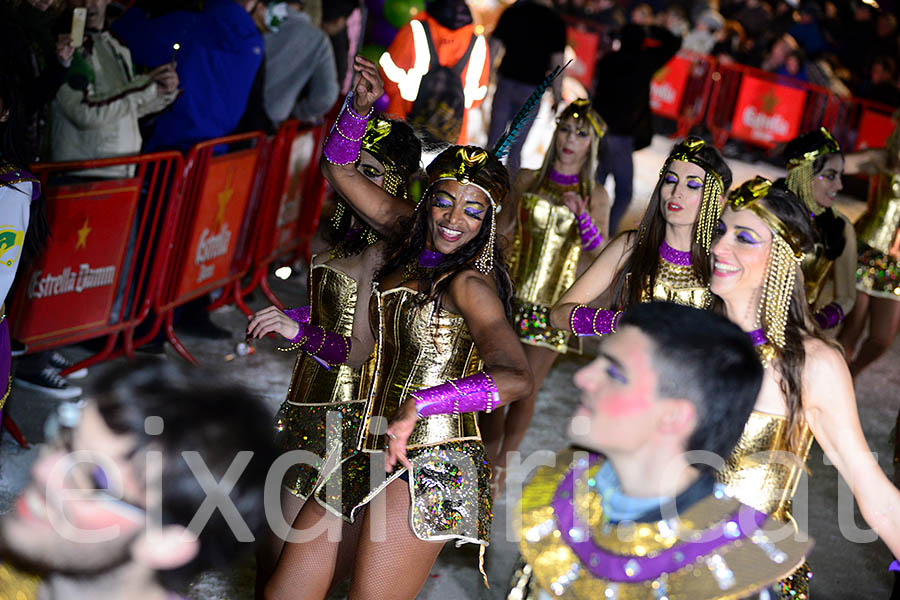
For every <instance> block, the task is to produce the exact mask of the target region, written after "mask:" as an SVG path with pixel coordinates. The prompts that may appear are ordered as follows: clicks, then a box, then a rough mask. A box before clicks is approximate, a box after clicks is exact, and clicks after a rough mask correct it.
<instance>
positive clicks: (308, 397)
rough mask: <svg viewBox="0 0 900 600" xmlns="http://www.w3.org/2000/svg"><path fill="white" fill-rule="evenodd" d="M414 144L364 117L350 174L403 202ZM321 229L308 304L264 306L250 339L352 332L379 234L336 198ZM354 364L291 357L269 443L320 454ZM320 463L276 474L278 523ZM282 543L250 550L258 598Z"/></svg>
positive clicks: (290, 514)
mask: <svg viewBox="0 0 900 600" xmlns="http://www.w3.org/2000/svg"><path fill="white" fill-rule="evenodd" d="M421 150H422V148H421V144H420V142H419V140H418V138H417V137H416V136H415V134H414V133H413V130H412V128H411V127H410V126H409V125H407V124H406V123H404V122H402V121H393V120H389V119H385V118H383V117H380V116H374V117H372V119H370V120H369V122H368V124H367V126H366V130H365V136H364V137H363V139H362V148H361V150H360V153H359V158H358V160H357V161H356V164H355V166H356V169H357V171H359V173H361V174H362V175H363V176H364V177H365V178H366V179H368V180H369V181H371V182H372V183H373V184H375V185H377V186H378V187H380V188H382V189H383V190H384V191H385V192H386V193H388V194H390V195H391V196H394V197H396V198H399V199H403V200H407V201H408V189H409V182H410V177H411V176H412V174H413V173H414V172H416V170H417V169H418V168H419V160H420V157H421ZM326 227H327V231H328V233H327V235H326V236H325V238H326V239H328V240H331V241H333V247H332V248H331V251H330V252H324V253H322V254H318V255H315V256H313V258H312V261H311V268H310V275H309V286H308V289H309V291H310V300H311V302H310V305H308V306H304V307H299V308H293V309H288V310H285V311H281V310H279V309H278V308H277V307H274V306H270V307H268V308H266V309H263V310H261V311H259V312H258V313H256V314H255V315H254V316H253V318H252V320H251V322H250V324H249V326H248V332H249V333H251V335H253V336H254V337H261V336H263V335H267V334H268V333H272V332H274V333H278V334H280V335H282V336H283V337H285V338H287V339H292V338H294V337H296V335H297V333H298V332H299V328H300V326H301V323H312V324H313V325H318V326H319V327H322V328H324V329H326V330H329V331H333V332H336V333H339V334H341V335H347V336H349V335H352V327H353V317H354V315H355V313H356V299H357V291H358V290H357V278H358V277H359V271H360V261H358V260H354V259H353V257H355V256H356V255H357V254H359V253H361V252H362V251H363V250H365V249H366V248H367V247H368V246H369V245H370V244H372V243H374V242H375V241H377V240H378V239H379V236H378V235H377V234H376V233H375V232H374V231H373V230H372V229H371V228H370V227H368V226H367V225H365V222H364V221H362V220H361V219H360V218H359V217H358V216H356V214H355V213H354V212H353V210H352V209H351V208H350V207H348V206H346V204H345V203H344V202H343V201H341V200H338V201H337V204H336V210H335V213H334V215H333V216H332V218H331V220H330V222H329V223H328V225H327V226H326ZM355 367H358V365H356V364H354V366H351V365H349V364H343V365H337V366H334V367H331V368H328V367H327V366H324V365H322V364H320V362H319V361H317V360H316V359H315V358H314V357H313V356H311V355H310V354H307V353H305V352H303V351H299V352H297V358H296V363H295V365H294V371H293V375H292V377H291V384H290V387H289V388H288V395H287V399H286V400H285V402H284V403H283V404H282V406H281V409H280V410H279V412H278V414H277V416H276V420H275V421H276V431H277V442H278V446H279V448H280V450H281V451H282V452H288V451H291V450H307V451H310V452H312V453H314V454H315V455H317V456H324V455H325V454H326V451H325V450H326V449H325V442H326V440H325V436H324V429H323V427H324V424H325V421H326V418H327V413H328V412H329V411H337V412H338V413H347V411H351V410H353V409H358V408H359V405H358V404H355V403H356V401H357V400H358V398H359V396H360V390H359V381H360V372H359V368H355ZM321 466H322V463H317V464H316V465H296V466H294V467H292V468H291V469H290V470H289V471H288V472H287V473H286V474H285V477H284V487H283V494H282V500H281V504H282V511H283V514H284V518H285V522H287V523H293V521H294V519H295V518H296V516H297V513H299V512H300V508H301V507H302V506H303V502H305V501H306V499H307V498H308V497H309V494H310V493H311V491H312V488H313V485H314V484H315V482H316V478H317V477H318V473H319V469H320V468H321ZM283 546H284V539H283V538H282V537H280V536H278V535H272V536H269V538H268V539H267V540H266V541H265V542H264V543H263V544H261V545H260V547H259V552H258V553H257V561H256V563H257V584H258V589H257V592H258V594H260V595H261V593H262V585H263V584H265V582H266V581H267V580H268V578H269V576H270V575H271V573H272V571H273V570H274V568H275V565H276V564H277V562H278V557H279V555H280V554H281V550H282V548H283Z"/></svg>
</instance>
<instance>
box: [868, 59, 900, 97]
mask: <svg viewBox="0 0 900 600" xmlns="http://www.w3.org/2000/svg"><path fill="white" fill-rule="evenodd" d="M859 95H860V96H862V97H863V98H867V99H869V100H874V101H875V102H881V103H882V104H887V105H888V106H891V107H893V108H897V107H900V89H897V61H896V60H894V59H893V58H892V57H890V56H879V57H878V58H876V59H875V60H874V61H873V62H872V68H871V69H870V70H869V79H868V80H867V81H865V82H864V83H863V85H862V86H860V90H859Z"/></svg>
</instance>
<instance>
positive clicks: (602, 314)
mask: <svg viewBox="0 0 900 600" xmlns="http://www.w3.org/2000/svg"><path fill="white" fill-rule="evenodd" d="M621 316H622V311H621V310H606V309H605V308H590V307H589V306H585V305H584V304H579V305H578V306H576V307H575V308H573V309H572V312H571V313H570V314H569V329H571V330H572V333H574V334H575V335H579V336H585V335H608V334H610V333H615V332H616V326H617V325H618V324H619V317H621Z"/></svg>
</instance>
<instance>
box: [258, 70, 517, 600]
mask: <svg viewBox="0 0 900 600" xmlns="http://www.w3.org/2000/svg"><path fill="white" fill-rule="evenodd" d="M354 69H355V70H356V71H357V72H358V73H359V78H358V80H357V83H356V85H355V87H354V91H353V93H352V95H351V96H349V97H348V101H347V103H346V104H345V106H344V109H343V111H342V114H341V115H340V116H339V117H338V121H337V123H336V125H335V127H334V128H333V129H332V132H331V134H330V135H329V137H328V139H327V140H326V143H325V150H324V153H323V155H324V158H323V162H322V166H323V171H324V172H325V173H326V174H327V176H328V178H329V180H330V181H331V182H332V184H333V185H334V186H335V187H336V189H337V190H338V191H339V192H340V193H341V195H342V196H343V197H344V198H346V199H347V200H348V202H350V204H351V205H352V206H353V207H354V208H355V209H356V210H357V211H358V212H359V214H360V215H361V216H363V218H364V219H366V221H367V222H368V223H369V224H370V225H372V226H373V227H374V228H375V229H376V230H377V231H379V232H380V233H383V234H390V233H394V234H396V233H397V232H400V233H401V235H399V236H397V235H395V236H394V237H395V238H397V239H396V241H391V242H390V243H386V242H378V243H376V244H374V245H372V246H370V247H369V248H368V249H367V250H366V251H365V252H363V253H362V254H361V255H359V256H358V257H356V258H355V259H341V260H345V261H349V260H355V261H356V263H357V265H358V267H357V271H356V273H358V275H357V277H356V280H357V302H356V314H355V315H354V320H353V328H352V329H353V333H352V336H347V335H339V334H338V333H336V332H334V331H328V330H325V329H323V328H322V327H320V326H317V325H315V324H312V323H303V324H301V325H300V326H299V331H298V332H297V335H296V336H295V337H294V338H293V341H294V342H295V343H296V344H298V345H299V347H300V349H302V350H303V351H304V352H307V353H309V354H311V355H314V356H316V357H317V359H318V360H321V361H323V362H325V363H328V364H329V365H331V366H334V365H337V364H343V363H345V362H347V361H348V360H349V361H350V363H351V364H352V363H353V362H354V361H361V360H364V359H365V357H367V356H368V355H369V352H370V351H371V349H372V347H373V346H375V347H376V349H377V350H376V360H375V364H374V369H372V371H371V372H364V374H363V375H364V378H366V379H365V380H364V381H363V382H362V384H361V386H360V389H361V390H365V391H367V392H368V393H367V394H366V395H365V396H364V397H362V398H361V401H360V402H352V403H347V404H349V405H350V406H347V407H342V408H341V409H340V417H341V419H340V421H339V424H338V425H330V424H329V423H331V422H330V421H328V419H326V418H325V417H324V415H323V420H322V421H320V422H321V423H322V427H321V432H320V434H319V435H320V437H323V438H325V440H326V441H325V447H326V456H324V459H323V461H322V463H321V464H322V467H321V470H320V471H319V472H318V473H317V476H316V477H315V483H314V485H313V487H312V490H311V497H312V498H314V500H315V501H313V502H307V503H306V504H305V505H304V506H303V508H302V509H301V511H300V513H299V515H298V516H297V519H296V520H295V522H294V528H295V529H296V530H299V531H301V532H306V533H307V534H308V533H309V530H310V528H312V527H314V526H315V528H316V531H317V532H322V535H318V536H316V535H307V539H306V540H304V541H302V542H299V541H298V542H297V543H293V542H291V541H289V542H288V543H287V544H286V545H285V548H284V551H283V552H282V555H281V558H280V561H279V563H278V567H277V568H276V570H275V573H274V574H273V576H272V578H271V579H270V580H269V582H268V583H267V585H266V586H265V595H266V598H288V597H294V596H295V595H296V590H297V589H298V588H300V589H303V591H304V597H306V598H324V597H325V595H326V594H327V593H328V590H329V588H330V587H331V585H332V584H333V583H334V582H337V581H339V580H340V579H341V578H342V576H343V575H344V574H346V573H347V570H346V568H347V567H348V566H349V565H350V563H351V562H352V579H351V584H350V585H351V588H350V595H351V597H365V598H382V597H383V598H387V597H390V598H413V597H415V595H416V594H417V593H418V591H419V589H420V588H421V586H422V585H423V583H424V582H425V579H426V577H427V575H428V572H429V570H430V569H431V565H432V564H433V562H434V560H435V559H436V558H437V555H438V553H439V552H440V550H441V548H442V547H443V542H444V541H446V540H448V539H455V540H457V541H458V542H459V543H464V542H474V543H478V544H481V545H482V547H483V546H484V545H486V544H487V543H488V538H489V532H490V525H491V519H492V512H491V496H490V489H489V470H490V469H489V466H488V462H487V460H486V454H485V451H484V446H483V444H482V442H481V439H480V434H479V431H478V425H477V421H476V418H475V412H477V411H484V410H487V411H490V410H493V409H495V408H497V407H499V406H502V405H504V404H506V403H509V402H512V401H515V400H518V399H520V398H522V397H525V396H527V395H528V394H530V392H531V376H530V372H529V370H528V363H527V362H526V360H525V356H524V353H523V351H522V349H521V345H520V344H519V343H518V340H517V339H516V337H515V333H514V332H513V331H512V328H511V327H510V325H509V322H508V313H507V309H506V307H507V306H508V302H509V298H510V294H511V284H510V281H509V277H508V274H507V272H506V268H505V265H504V262H503V257H502V254H501V252H500V249H499V247H498V246H497V244H496V243H495V238H496V230H495V222H496V221H495V219H496V210H497V206H498V205H499V203H500V202H502V200H503V199H504V198H505V196H506V194H507V192H508V188H509V180H508V175H507V173H506V169H505V168H504V167H503V165H502V164H501V163H500V161H499V160H498V158H496V156H494V155H492V154H490V153H488V152H486V151H484V150H482V149H480V148H477V147H474V146H451V147H450V148H448V149H446V150H445V151H443V152H442V153H441V154H440V155H438V157H437V158H436V159H435V160H434V161H433V162H432V163H431V164H430V165H429V166H428V168H427V174H428V187H427V189H426V191H425V194H424V195H423V198H422V200H421V201H420V203H419V205H418V207H417V208H416V210H415V211H414V212H413V213H412V218H411V219H408V220H406V221H402V222H401V223H400V224H399V226H398V224H397V215H398V214H399V215H403V214H404V213H405V214H409V213H410V212H411V210H410V209H409V208H407V207H408V205H407V204H406V203H405V202H404V201H403V200H400V199H398V198H395V197H393V196H390V195H388V194H386V193H385V192H384V191H383V190H381V189H380V188H378V187H377V186H375V185H374V184H372V182H370V181H369V180H368V179H366V178H365V177H364V176H362V175H361V174H360V173H359V172H358V171H357V170H356V169H355V168H354V167H353V164H354V163H355V161H356V159H357V157H358V155H359V149H360V142H361V138H362V135H361V134H362V132H363V131H364V128H365V123H366V121H367V120H368V115H369V114H370V110H371V106H372V104H373V103H374V102H375V100H377V99H378V98H379V97H380V96H381V93H382V84H381V81H380V79H379V78H378V74H377V70H376V67H375V65H374V64H372V63H371V62H369V61H367V60H365V59H362V58H359V57H358V58H357V59H356V63H355V64H354ZM250 334H251V335H255V334H256V331H255V330H251V331H250ZM373 334H374V335H373ZM369 377H370V378H371V379H369ZM388 421H392V422H391V424H390V426H389V427H387V422H388ZM326 427H330V428H332V429H336V430H337V431H338V433H336V435H334V434H333V435H332V436H330V437H329V436H328V434H327V432H326V431H325V429H326ZM385 442H387V455H386V456H385V455H383V454H382V451H383V450H384V449H385ZM341 446H343V449H341ZM385 470H387V471H388V473H387V476H386V478H385V476H384V472H385ZM376 498H377V499H378V500H379V501H378V502H377V503H376V506H374V507H372V506H371V505H370V502H371V501H372V500H374V499H376ZM335 528H336V529H337V530H338V531H340V530H341V529H343V535H341V536H340V541H333V539H334V538H333V537H332V535H331V534H327V535H326V533H327V530H328V529H331V530H334V529H335ZM401 571H402V573H403V577H402V578H397V579H394V580H392V581H391V582H390V584H388V585H386V584H385V580H384V574H385V573H386V572H388V573H391V572H393V573H398V572H401Z"/></svg>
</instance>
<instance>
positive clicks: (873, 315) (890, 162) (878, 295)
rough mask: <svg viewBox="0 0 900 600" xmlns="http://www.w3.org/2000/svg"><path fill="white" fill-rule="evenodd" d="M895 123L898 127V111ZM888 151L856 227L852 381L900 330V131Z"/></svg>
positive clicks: (844, 335) (848, 334)
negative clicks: (866, 330)
mask: <svg viewBox="0 0 900 600" xmlns="http://www.w3.org/2000/svg"><path fill="white" fill-rule="evenodd" d="M893 118H894V123H898V122H900V111H897V112H895V113H894V117H893ZM885 146H886V149H885V152H883V153H882V156H883V158H884V160H883V161H880V162H883V163H884V164H883V165H879V167H878V169H877V171H876V173H875V176H874V177H872V179H871V180H870V184H869V185H870V191H869V207H868V210H867V211H866V213H865V214H864V215H863V216H862V217H860V219H859V221H857V222H856V237H857V239H858V240H859V248H858V251H859V254H858V258H857V267H856V290H857V292H856V304H855V305H854V307H853V311H852V312H851V313H850V314H849V315H847V320H846V322H845V323H844V327H843V329H842V330H841V333H840V335H839V336H838V341H840V343H841V345H842V346H843V347H844V353H845V354H846V356H847V360H848V361H849V363H850V374H851V375H852V376H853V378H854V379H856V377H857V376H858V375H859V374H860V373H861V372H862V370H863V369H865V368H866V367H868V366H869V365H870V364H872V363H873V362H875V361H876V360H878V358H880V357H881V356H882V355H883V354H884V353H885V352H887V350H888V348H890V347H891V344H892V343H893V342H894V337H895V336H896V335H897V327H898V326H900V126H897V125H895V126H894V131H893V132H892V133H891V134H890V136H888V140H887V143H886V144H885ZM873 162H875V161H873ZM867 325H868V334H867V336H866V337H865V339H863V340H862V343H859V341H860V338H861V337H862V334H863V330H864V329H866V326H867ZM857 346H858V347H857ZM898 447H900V446H898Z"/></svg>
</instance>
